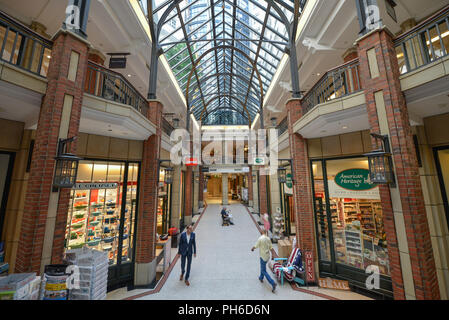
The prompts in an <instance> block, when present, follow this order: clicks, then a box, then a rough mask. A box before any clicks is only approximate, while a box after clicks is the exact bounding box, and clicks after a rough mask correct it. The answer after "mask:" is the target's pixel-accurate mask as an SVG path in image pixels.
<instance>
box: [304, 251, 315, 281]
mask: <svg viewBox="0 0 449 320" xmlns="http://www.w3.org/2000/svg"><path fill="white" fill-rule="evenodd" d="M305 262H306V274H307V275H306V276H307V282H312V283H313V282H315V267H314V265H313V253H312V251H306V252H305Z"/></svg>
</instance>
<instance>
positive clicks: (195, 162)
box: [185, 158, 198, 167]
mask: <svg viewBox="0 0 449 320" xmlns="http://www.w3.org/2000/svg"><path fill="white" fill-rule="evenodd" d="M185 163H186V166H187V167H196V166H197V165H198V159H196V158H186V161H185Z"/></svg>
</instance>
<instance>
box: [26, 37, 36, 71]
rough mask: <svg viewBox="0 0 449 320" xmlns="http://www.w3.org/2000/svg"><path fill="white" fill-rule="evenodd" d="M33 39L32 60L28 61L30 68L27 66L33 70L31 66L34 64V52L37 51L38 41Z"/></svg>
mask: <svg viewBox="0 0 449 320" xmlns="http://www.w3.org/2000/svg"><path fill="white" fill-rule="evenodd" d="M31 41H33V49H32V50H31V56H30V62H28V68H27V70H30V71H31V66H32V64H33V58H34V52H35V51H36V41H35V40H32V39H31Z"/></svg>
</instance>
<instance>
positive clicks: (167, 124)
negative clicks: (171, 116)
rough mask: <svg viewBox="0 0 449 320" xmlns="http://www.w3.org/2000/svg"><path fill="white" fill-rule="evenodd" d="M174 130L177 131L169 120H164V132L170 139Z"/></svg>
mask: <svg viewBox="0 0 449 320" xmlns="http://www.w3.org/2000/svg"><path fill="white" fill-rule="evenodd" d="M173 130H175V128H173V126H172V125H171V124H170V122H168V121H167V119H165V118H162V132H165V133H166V134H167V135H168V136H169V137H170V135H171V134H172V132H173Z"/></svg>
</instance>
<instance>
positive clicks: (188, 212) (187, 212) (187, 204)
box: [185, 167, 193, 217]
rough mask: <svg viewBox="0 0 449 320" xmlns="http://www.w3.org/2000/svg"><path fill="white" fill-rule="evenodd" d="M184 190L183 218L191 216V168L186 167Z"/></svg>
mask: <svg viewBox="0 0 449 320" xmlns="http://www.w3.org/2000/svg"><path fill="white" fill-rule="evenodd" d="M185 177H186V190H185V216H186V217H191V216H192V208H193V184H192V181H193V170H192V167H187V169H186V174H185Z"/></svg>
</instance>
